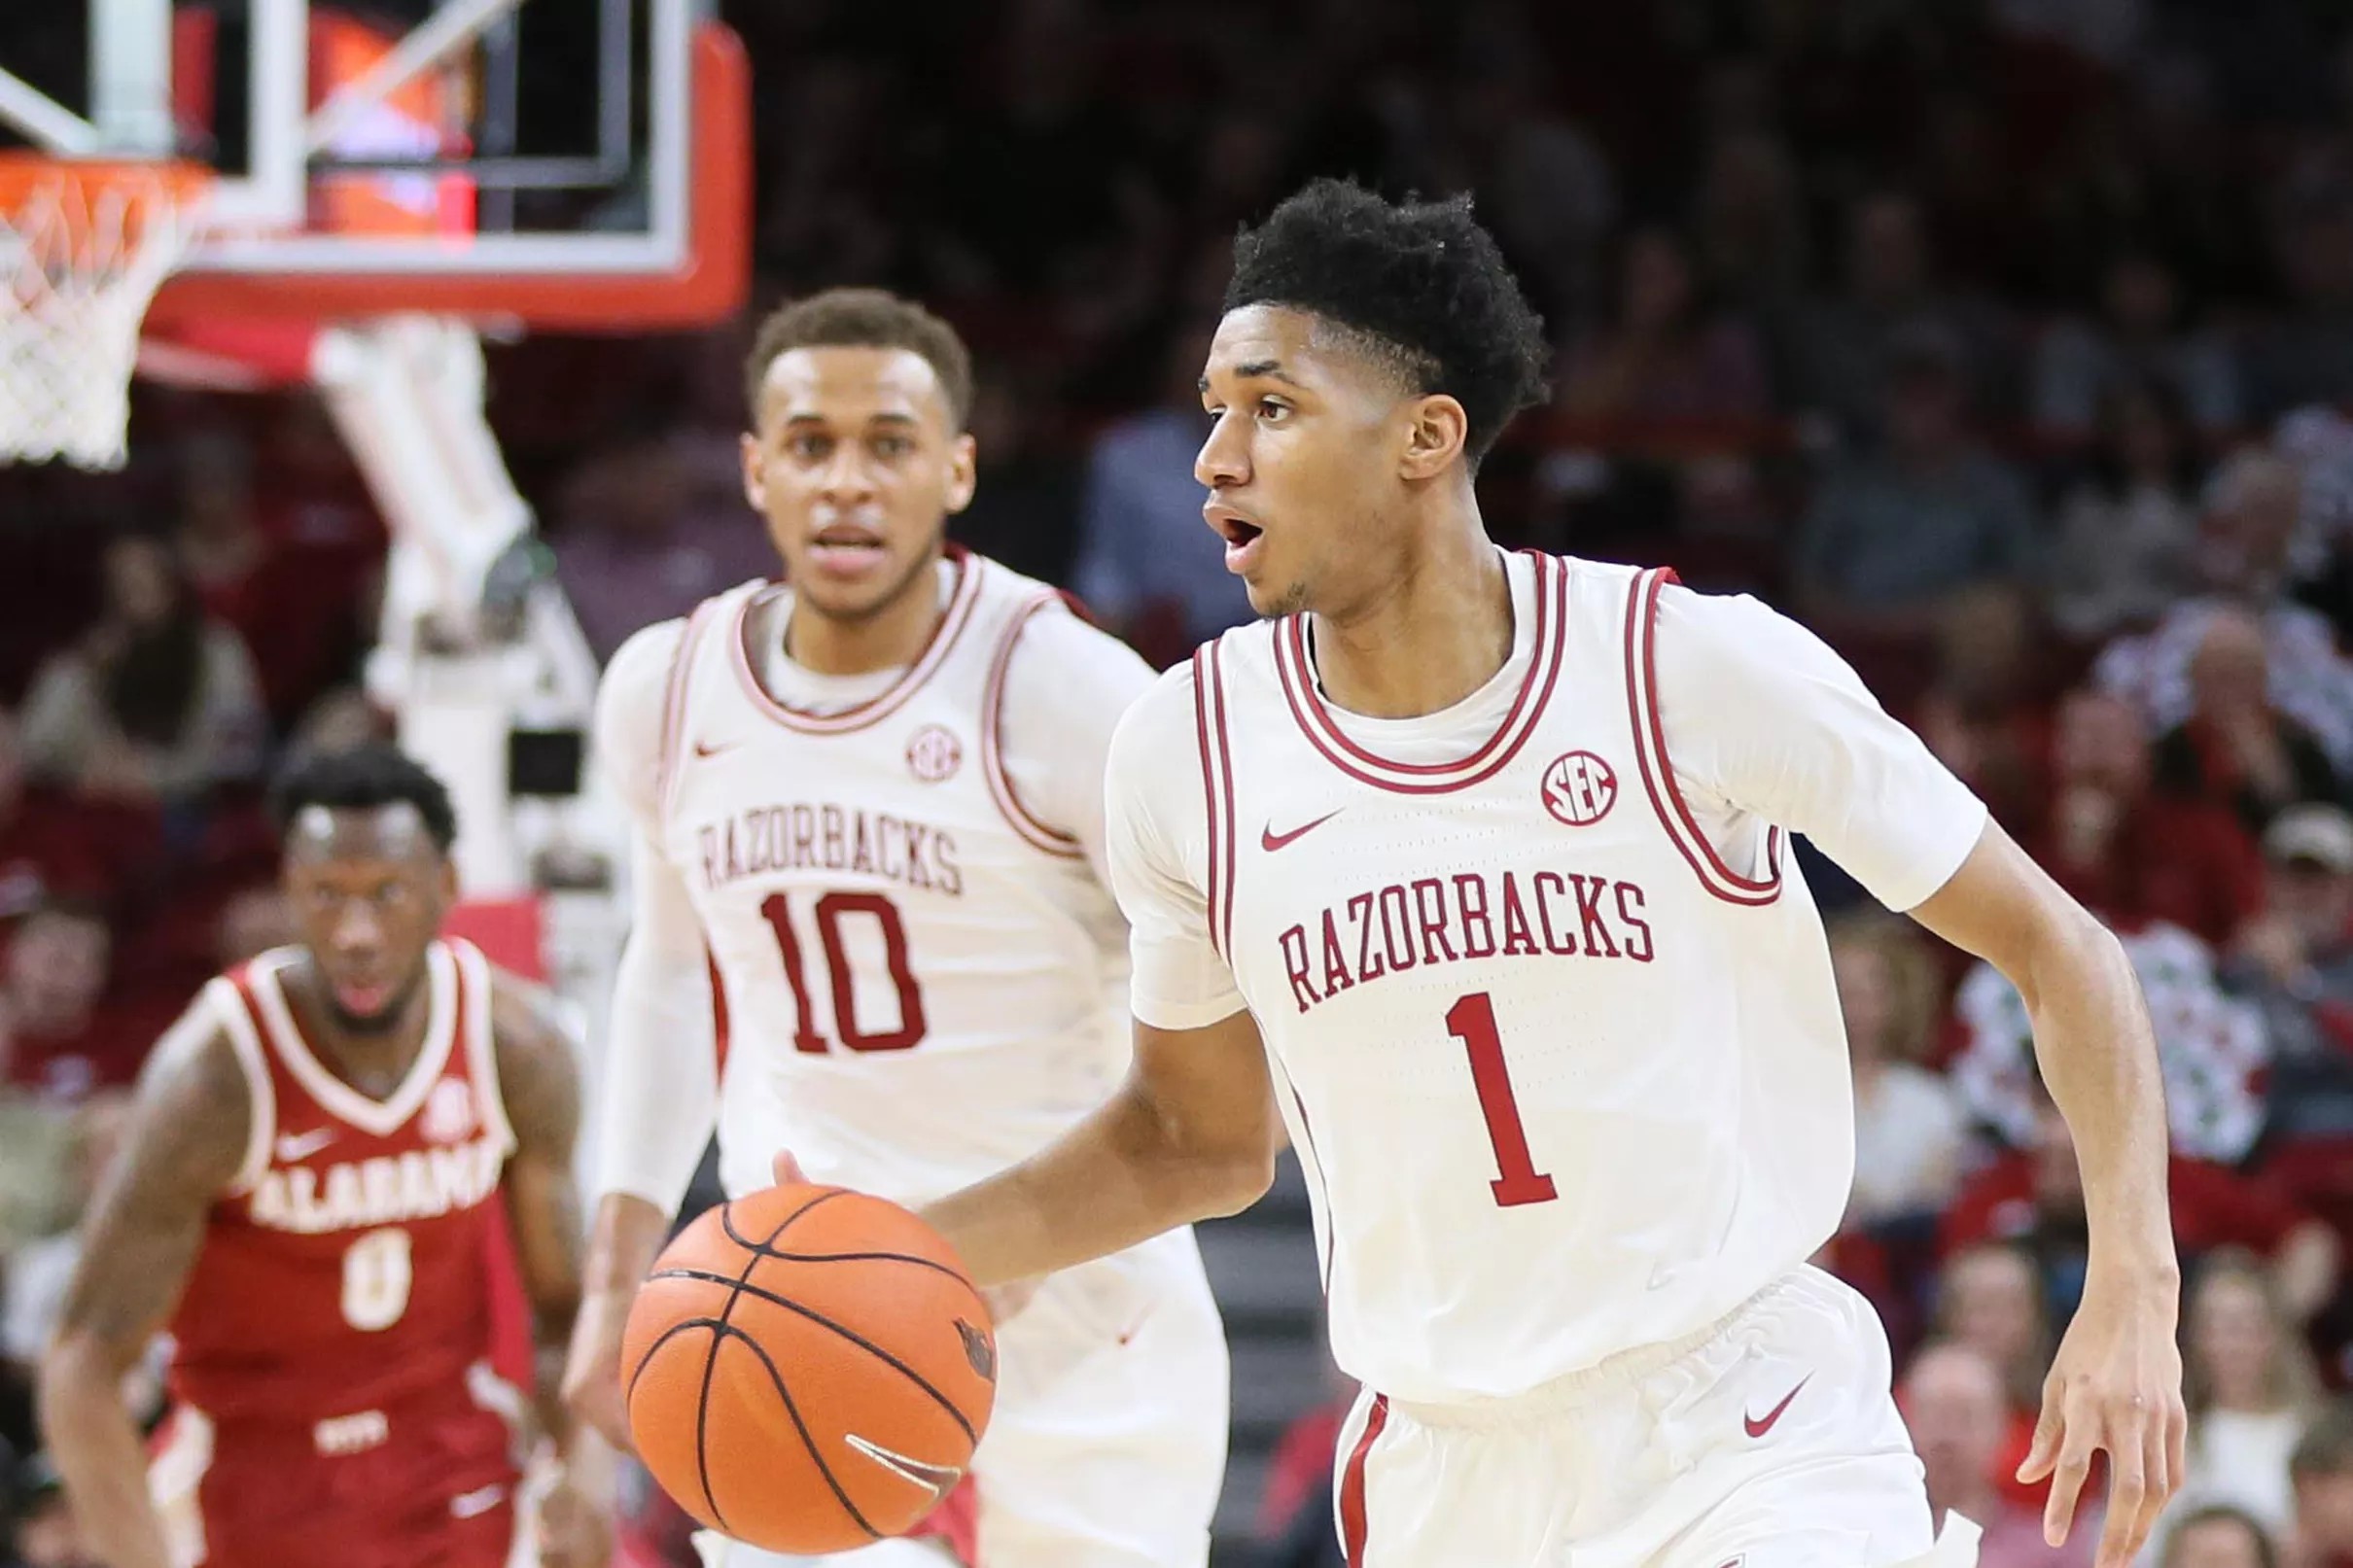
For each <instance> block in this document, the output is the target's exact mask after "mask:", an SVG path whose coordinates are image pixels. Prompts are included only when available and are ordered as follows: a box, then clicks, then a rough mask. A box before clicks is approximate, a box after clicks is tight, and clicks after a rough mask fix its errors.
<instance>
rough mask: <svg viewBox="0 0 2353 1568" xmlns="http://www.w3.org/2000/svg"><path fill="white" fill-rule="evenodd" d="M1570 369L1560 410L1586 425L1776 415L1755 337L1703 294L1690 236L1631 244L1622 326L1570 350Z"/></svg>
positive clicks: (1649, 233)
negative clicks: (1594, 421) (1590, 421)
mask: <svg viewBox="0 0 2353 1568" xmlns="http://www.w3.org/2000/svg"><path fill="white" fill-rule="evenodd" d="M1566 362H1567V368H1566V370H1565V372H1564V373H1563V376H1562V382H1561V394H1560V400H1559V406H1560V407H1561V409H1562V410H1563V412H1566V413H1569V414H1573V415H1578V416H1581V417H1585V418H1591V419H1601V420H1613V421H1620V422H1624V423H1626V424H1632V425H1637V426H1638V425H1640V424H1642V423H1644V422H1662V421H1688V422H1693V423H1702V422H1704V423H1711V424H1719V425H1734V426H1739V425H1745V424H1747V423H1748V422H1750V421H1755V420H1760V419H1762V418H1764V416H1765V415H1766V414H1767V413H1769V412H1770V411H1771V401H1772V389H1771V388H1770V386H1769V385H1768V384H1767V380H1766V370H1765V352H1764V348H1763V345H1761V344H1760V343H1759V342H1758V340H1757V336H1756V333H1755V331H1754V330H1752V329H1751V328H1750V327H1749V325H1748V324H1747V323H1746V322H1744V321H1742V320H1740V319H1739V318H1738V316H1733V315H1728V314H1725V313H1723V312H1721V311H1719V310H1717V309H1715V308H1714V307H1713V305H1712V304H1711V302H1710V301H1709V300H1707V299H1706V298H1705V297H1704V296H1703V294H1702V291H1701V289H1700V286H1699V284H1698V282H1697V280H1696V279H1695V278H1694V277H1693V275H1692V262H1691V257H1690V254H1689V253H1688V252H1687V251H1686V249H1685V247H1684V242H1683V240H1682V238H1681V236H1679V235H1677V234H1676V233H1674V232H1673V231H1672V230H1670V229H1667V228H1658V227H1652V228H1640V229H1636V230H1635V231H1634V232H1633V233H1632V234H1629V235H1628V236H1627V237H1626V240H1625V242H1624V244H1623V245H1622V246H1621V248H1620V250H1619V253H1618V301H1617V311H1616V316H1615V319H1614V320H1613V321H1612V322H1611V323H1610V325H1609V326H1608V328H1606V329H1605V330H1603V331H1597V332H1594V333H1592V334H1591V335H1589V336H1587V337H1586V338H1584V339H1583V340H1582V341H1580V342H1576V343H1573V344H1571V345H1570V347H1569V349H1568V352H1567V355H1566Z"/></svg>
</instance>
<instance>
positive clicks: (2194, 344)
mask: <svg viewBox="0 0 2353 1568" xmlns="http://www.w3.org/2000/svg"><path fill="white" fill-rule="evenodd" d="M2182 307H2183V301H2182V289H2181V281H2180V279H2179V278H2177V277H2176V276H2175V275H2174V271H2173V268H2172V266H2171V265H2170V264H2169V263H2167V262H2166V261H2165V260H2164V259H2163V258H2161V257H2159V256H2156V255H2154V254H2152V253H2150V252H2148V251H2145V250H2134V249H2126V250H2125V251H2122V252H2120V253H2118V254H2117V255H2116V256H2115V257H2114V258H2113V259H2112V260H2111V261H2109V263H2108V268H2107V272H2106V275H2105V276H2104V277H2102V279H2101V280H2100V318H2099V319H2098V320H2097V321H2090V320H2086V319H2084V318H2082V317H2068V318H2065V319H2063V320H2060V321H2057V322H2054V323H2053V324H2052V325H2051V326H2050V327H2049V328H2048V329H2046V330H2045V331H2044V332H2043V334H2042V337H2041V339H2040V340H2039V341H2038V342H2037V343H2036V344H2035V349H2034V364H2033V370H2032V382H2033V385H2032V387H2031V389H2030V391H2029V394H2028V397H2029V400H2030V407H2029V413H2030V415H2031V417H2032V418H2033V421H2034V426H2035V430H2036V431H2037V433H2038V434H2040V435H2042V436H2045V437H2047V438H2050V439H2053V440H2056V441H2061V442H2070V441H2080V440H2084V439H2086V438H2088V437H2090V436H2091V435H2092V428H2093V424H2094V421H2095V419H2101V422H2102V423H2105V419H2104V418H2101V416H2102V413H2103V410H2105V409H2108V408H2111V407H2112V406H2113V403H2114V401H2115V400H2116V399H2117V398H2118V397H2119V396H2120V395H2128V394H2130V393H2132V392H2133V390H2134V389H2138V390H2139V395H2141V396H2148V395H2151V394H2155V395H2156V396H2158V397H2160V398H2162V399H2163V401H2164V402H2165V404H2166V406H2167V408H2168V410H2169V411H2171V412H2172V413H2174V415H2175V416H2176V417H2177V418H2178V417H2180V416H2181V415H2183V414H2186V415H2187V416H2188V418H2189V421H2190V423H2191V424H2192V425H2194V426H2195V428H2196V429H2197V430H2198V431H2199V432H2201V433H2203V434H2204V435H2207V436H2223V435H2227V434H2229V433H2230V432H2231V431H2232V430H2235V429H2236V428H2237V426H2238V424H2239V421H2240V418H2241V415H2242V410H2241V407H2240V396H2239V373H2238V360H2237V356H2236V354H2235V353H2234V352H2233V350H2232V348H2231V345H2230V339H2229V338H2227V337H2225V336H2224V335H2222V334H2221V333H2219V332H2214V331H2190V330H2187V329H2185V327H2184V325H2183V321H2182V317H2183V308H2182Z"/></svg>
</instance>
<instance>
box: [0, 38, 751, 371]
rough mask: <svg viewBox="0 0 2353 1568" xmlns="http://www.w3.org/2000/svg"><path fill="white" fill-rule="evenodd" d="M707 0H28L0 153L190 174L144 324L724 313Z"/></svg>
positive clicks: (718, 119) (594, 323) (715, 60)
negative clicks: (174, 160)
mask: <svg viewBox="0 0 2353 1568" xmlns="http://www.w3.org/2000/svg"><path fill="white" fill-rule="evenodd" d="M707 10H708V7H707V5H706V4H705V3H704V0H438V3H437V0H28V3H26V4H23V5H13V4H12V5H9V6H6V7H4V8H0V11H5V13H6V15H4V16H0V149H5V148H7V147H8V146H10V145H11V144H13V145H15V146H16V147H18V148H20V149H29V150H31V151H33V152H35V153H38V154H42V155H45V156H48V157H55V158H60V159H79V158H86V157H108V158H116V159H122V158H134V159H135V158H162V157H173V156H177V157H181V158H185V159H190V160H193V161H194V162H197V163H200V164H203V165H207V166H209V167H210V169H211V170H212V171H213V175H214V179H213V182H212V186H211V190H210V193H209V196H208V197H207V199H206V201H205V203H204V205H203V208H202V212H201V218H200V221H199V223H198V225H197V229H196V233H195V236H194V239H193V244H192V246H191V248H190V250H189V252H188V254H187V255H186V256H185V257H184V258H183V259H182V261H181V262H180V264H179V266H178V267H177V269H176V270H175V271H174V273H173V274H172V276H171V278H170V279H169V280H168V281H167V282H166V283H165V284H164V285H163V288H162V291H161V292H160V294H158V296H157V298H156V300H155V303H154V305H153V307H152V308H151V309H150V311H149V313H148V317H147V336H148V339H149V340H150V342H151V343H154V342H157V341H162V342H167V343H168V342H172V341H176V340H190V339H201V338H204V337H206V336H213V337H218V336H219V335H220V334H222V333H224V332H229V333H233V332H235V331H239V330H241V329H254V328H266V327H268V326H270V325H271V324H288V325H309V324H316V323H320V322H327V321H335V320H348V319H353V318H361V317H376V316H384V315H390V314H395V313H402V312H425V313H432V314H439V315H450V316H457V317H463V318H466V319H468V320H471V321H475V322H484V323H490V322H504V323H509V324H512V325H515V326H519V327H522V328H537V329H542V330H553V331H658V330H662V329H665V328H679V327H687V326H696V325H704V324H709V323H713V322H716V321H720V320H723V319H725V318H726V317H727V316H729V315H731V314H733V313H734V312H735V311H736V310H737V309H738V308H740V306H741V304H742V302H743V299H744V297H745V295H746V293H747V291H748V286H749V269H750V257H749V239H748V230H749V217H750V206H751V127H750V81H749V67H748V65H747V63H746V61H745V58H744V55H743V52H742V49H741V47H740V45H739V44H738V43H737V41H736V40H735V38H734V37H733V35H732V34H731V33H729V32H728V31H727V30H726V29H725V28H724V27H723V26H721V25H720V24H719V23H718V22H716V21H715V20H712V19H710V18H709V17H708V16H707V15H706V12H707Z"/></svg>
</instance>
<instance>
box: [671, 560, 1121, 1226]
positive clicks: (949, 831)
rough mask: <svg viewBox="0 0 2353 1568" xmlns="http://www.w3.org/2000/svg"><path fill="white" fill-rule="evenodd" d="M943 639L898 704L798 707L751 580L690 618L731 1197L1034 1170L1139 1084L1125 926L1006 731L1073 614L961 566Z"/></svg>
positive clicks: (697, 772) (1039, 587) (683, 808)
mask: <svg viewBox="0 0 2353 1568" xmlns="http://www.w3.org/2000/svg"><path fill="white" fill-rule="evenodd" d="M957 559H958V567H957V572H958V577H957V581H956V584H955V587H954V589H953V591H952V593H951V595H950V598H949V602H948V607H947V610H946V613H945V614H944V615H943V617H942V619H941V622H940V626H939V629H938V631H937V632H936V634H935V635H934V636H933V638H932V641H931V645H929V646H928V647H927V648H926V649H925V651H924V652H923V654H922V655H921V656H920V657H919V658H918V659H917V660H916V662H915V663H914V664H913V665H912V666H910V667H909V669H908V670H907V671H906V673H905V674H904V676H903V677H902V678H901V679H899V680H897V681H896V683H895V684H894V685H892V686H891V687H890V688H889V689H888V690H886V691H884V692H883V693H882V694H881V695H879V696H877V697H875V698H874V699H873V700H871V701H869V702H865V703H862V704H860V705H859V706H857V707H855V708H850V709H847V710H844V711H841V712H838V713H833V714H824V715H819V714H809V713H804V712H799V711H795V710H790V709H788V708H785V707H783V706H781V705H780V704H778V703H777V702H776V701H774V700H773V699H772V698H771V697H770V696H769V695H768V694H767V692H766V691H765V690H763V689H762V688H761V686H760V685H759V683H758V681H757V680H756V679H755V678H754V667H753V663H752V658H751V653H750V649H749V646H748V644H747V641H746V636H745V631H746V622H747V620H748V618H749V617H751V616H752V614H753V612H754V610H755V606H759V605H762V604H763V603H764V602H765V601H766V600H767V599H768V598H769V597H770V596H774V595H780V594H783V593H785V592H787V591H788V590H786V589H783V588H780V587H772V586H769V585H766V584H761V583H747V584H745V585H744V586H743V587H741V588H738V589H736V590H734V591H733V592H730V593H727V594H723V595H721V596H720V597H719V598H717V599H714V600H711V601H710V602H708V603H707V604H706V605H705V606H704V607H703V609H702V610H699V611H697V612H696V614H695V616H694V618H693V619H692V620H691V621H690V622H689V623H688V625H687V629H686V632H685V641H684V643H683V645H682V647H681V650H680V653H679V657H678V663H677V665H676V666H675V676H674V680H673V684H672V690H671V694H670V699H669V705H670V718H669V721H668V722H667V724H666V726H665V730H666V745H665V755H666V758H667V760H666V764H665V768H664V773H663V778H662V781H661V784H660V790H661V797H660V811H661V817H660V826H661V832H662V835H663V849H664V851H665V853H666V854H667V856H668V857H669V859H670V860H671V862H672V864H674V865H676V866H677V867H679V868H680V870H681V872H682V873H683V874H684V875H685V879H686V881H687V884H688V889H689V892H690V894H691V896H692V898H693V901H694V904H695V908H696V912H697V914H698V915H699V916H700V918H701V922H702V925H703V928H704V930H705V932H706V933H707V936H708V938H709V941H710V943H711V950H712V952H711V957H712V961H713V965H714V970H715V974H716V977H717V979H718V982H719V984H720V1000H721V1002H722V1004H723V1006H724V1009H725V1013H724V1016H725V1018H726V1019H727V1022H728V1028H727V1031H726V1033H727V1040H728V1048H727V1051H726V1057H725V1060H724V1062H723V1063H722V1068H721V1072H722V1090H721V1094H720V1150H721V1159H722V1164H723V1171H722V1175H723V1178H724V1181H725V1184H726V1186H727V1188H728V1190H729V1191H731V1192H743V1191H748V1190H750V1189H753V1188H757V1187H763V1186H765V1185H767V1183H768V1180H769V1177H768V1160H769V1157H770V1155H771V1154H773V1153H774V1152H775V1151H776V1150H777V1149H778V1148H790V1149H791V1150H792V1152H793V1154H794V1155H795V1156H796V1157H797V1158H798V1159H799V1161H800V1163H801V1166H802V1167H803V1168H804V1169H805V1170H806V1171H807V1172H808V1173H809V1175H810V1177H811V1179H813V1180H817V1181H839V1182H844V1183H848V1184H851V1185H855V1186H858V1187H860V1188H862V1189H864V1190H866V1191H870V1192H875V1193H879V1194H881V1195H882V1196H885V1197H888V1198H892V1199H896V1200H898V1201H900V1202H921V1201H924V1200H927V1199H930V1198H933V1197H936V1196H939V1195H941V1194H944V1193H947V1192H950V1191H953V1190H954V1189H955V1188H957V1187H959V1186H962V1185H964V1184H966V1183H967V1182H969V1181H973V1180H976V1179H978V1178H979V1177H981V1176H984V1175H987V1174H989V1173H991V1172H993V1171H995V1170H998V1169H1000V1168H1001V1167H1004V1166H1005V1165H1007V1164H1010V1163H1012V1162H1015V1161H1018V1160H1021V1159H1024V1158H1027V1157H1028V1156H1029V1155H1031V1154H1034V1153H1036V1151H1037V1150H1038V1149H1039V1148H1041V1147H1043V1146H1044V1145H1045V1144H1047V1143H1049V1142H1051V1141H1052V1140H1053V1139H1054V1138H1055V1137H1056V1136H1057V1135H1058V1134H1060V1133H1061V1132H1063V1131H1064V1130H1065V1129H1066V1128H1068V1127H1069V1126H1070V1125H1071V1123H1073V1122H1075V1121H1076V1120H1078V1119H1079V1118H1080V1117H1081V1116H1083V1115H1085V1114H1086V1113H1087V1112H1088V1111H1090V1110H1093V1109H1094V1108H1095V1107H1096V1106H1097V1105H1098V1104H1100V1103H1101V1102H1102V1101H1103V1099H1104V1098H1106V1096H1107V1095H1108V1094H1109V1093H1110V1091H1111V1089H1112V1088H1113V1087H1114V1086H1115V1084H1116V1083H1117V1082H1118V1079H1119V1077H1120V1075H1121V1074H1122V1073H1123V1072H1124V1071H1125V1069H1126V1064H1127V1061H1128V1056H1129V1044H1128V1041H1127V1038H1126V1011H1125V1004H1126V986H1127V975H1128V960H1127V956H1126V951H1125V947H1124V937H1125V929H1126V927H1125V924H1124V923H1123V922H1122V920H1121V918H1120V916H1119V912H1118V907H1117V905H1116V904H1115V903H1113V901H1112V899H1111V896H1110V894H1109V893H1108V892H1106V890H1105V889H1103V888H1102V886H1101V885H1100V884H1099V883H1098V882H1097V880H1096V878H1095V875H1094V873H1093V871H1092V870H1091V869H1090V867H1089V866H1088V864H1087V862H1086V859H1085V857H1084V854H1083V853H1082V852H1081V850H1080V848H1079V847H1078V845H1077V844H1075V843H1074V842H1072V841H1071V839H1069V838H1068V837H1066V836H1064V835H1062V834H1060V833H1058V832H1056V831H1055V830H1054V829H1052V828H1050V827H1048V826H1046V825H1045V824H1043V823H1041V822H1038V821H1036V820H1035V819H1032V818H1031V817H1030V815H1029V814H1028V812H1027V811H1026V810H1024V808H1023V806H1022V804H1021V802H1020V801H1019V799H1018V798H1017V797H1016V796H1015V795H1014V793H1013V789H1012V786H1011V784H1010V783H1009V781H1008V780H1007V778H1006V776H1005V773H1004V769H1003V765H1002V755H1001V746H1000V742H999V736H998V732H997V720H998V713H999V709H1000V706H1001V703H1000V698H1001V692H1002V685H1003V681H1004V677H1005V669H1006V666H1007V664H1008V662H1009V660H1010V658H1011V655H1012V650H1013V646H1014V641H1015V638H1016V637H1017V636H1018V634H1019V633H1020V631H1021V629H1022V627H1023V626H1024V625H1025V624H1027V623H1028V621H1029V620H1030V619H1031V617H1033V616H1036V615H1063V614H1068V613H1070V611H1069V610H1068V609H1067V608H1066V607H1065V606H1064V604H1063V602H1062V600H1061V598H1060V596H1059V595H1057V594H1056V593H1055V592H1054V591H1053V590H1052V589H1050V588H1048V587H1046V586H1045V585H1044V584H1042V583H1039V582H1036V581H1034V580H1033V579H1031V578H1028V577H1024V576H1022V575H1019V574H1017V573H1014V572H1010V571H1008V570H1006V569H1005V568H1003V567H1001V566H998V565H996V564H995V563H993V562H989V561H985V560H982V559H981V558H979V557H977V556H960V557H958V558H957Z"/></svg>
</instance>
